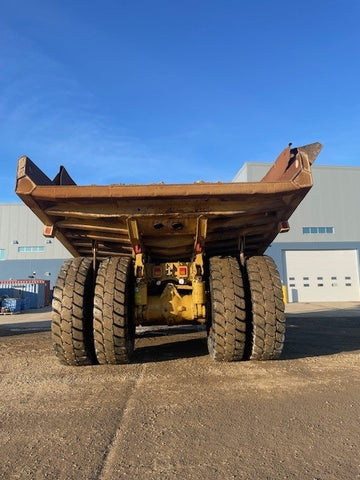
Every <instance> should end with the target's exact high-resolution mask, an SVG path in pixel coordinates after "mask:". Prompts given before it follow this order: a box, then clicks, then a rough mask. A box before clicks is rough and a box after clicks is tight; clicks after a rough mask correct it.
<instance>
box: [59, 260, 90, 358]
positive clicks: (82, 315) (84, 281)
mask: <svg viewBox="0 0 360 480" xmlns="http://www.w3.org/2000/svg"><path fill="white" fill-rule="evenodd" d="M52 307H53V311H52V323H51V331H52V339H53V342H54V349H55V353H56V355H57V357H58V358H59V360H60V362H61V363H63V364H66V365H91V364H92V363H96V356H95V349H94V342H93V322H92V311H93V265H92V260H91V259H90V258H83V257H77V258H74V259H70V260H66V261H65V262H64V264H63V265H62V267H61V270H60V273H59V276H58V278H57V281H56V284H55V287H54V294H53V302H52Z"/></svg>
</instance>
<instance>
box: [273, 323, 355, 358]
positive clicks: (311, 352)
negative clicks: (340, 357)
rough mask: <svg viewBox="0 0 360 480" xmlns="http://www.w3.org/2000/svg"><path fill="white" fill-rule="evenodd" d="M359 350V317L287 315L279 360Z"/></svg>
mask: <svg viewBox="0 0 360 480" xmlns="http://www.w3.org/2000/svg"><path fill="white" fill-rule="evenodd" d="M356 350H360V319H359V317H355V316H354V317H343V318H340V317H330V316H326V317H321V316H311V317H304V316H293V315H291V316H290V315H289V316H287V329H286V339H285V345H284V349H283V353H282V355H281V358H280V359H281V360H290V359H295V358H305V357H318V356H322V355H334V354H337V353H342V352H351V351H356Z"/></svg>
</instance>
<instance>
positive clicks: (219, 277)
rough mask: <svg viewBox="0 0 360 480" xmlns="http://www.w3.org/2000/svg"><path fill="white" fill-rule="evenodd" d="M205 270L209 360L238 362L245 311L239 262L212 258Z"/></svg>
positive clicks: (242, 338)
mask: <svg viewBox="0 0 360 480" xmlns="http://www.w3.org/2000/svg"><path fill="white" fill-rule="evenodd" d="M209 268H210V271H209V283H210V301H211V322H210V325H209V331H208V350H209V354H210V357H211V358H212V359H214V360H217V361H222V362H233V361H237V360H242V359H243V357H244V350H245V340H246V335H245V331H246V309H245V293H244V286H243V279H242V274H241V270H240V265H239V262H238V260H237V259H236V258H234V257H224V258H222V257H212V258H211V259H210V262H209Z"/></svg>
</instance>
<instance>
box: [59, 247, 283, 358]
mask: <svg viewBox="0 0 360 480" xmlns="http://www.w3.org/2000/svg"><path fill="white" fill-rule="evenodd" d="M133 277H134V275H133V261H132V259H131V258H129V257H112V258H108V259H106V260H104V261H103V262H101V264H100V266H99V268H98V271H97V274H96V278H95V274H94V271H93V264H92V260H91V259H89V258H81V257H79V258H75V259H71V260H67V261H66V262H65V263H64V264H63V266H62V268H61V271H60V274H59V277H58V279H57V282H56V285H55V287H54V299H53V314H52V338H53V342H54V348H55V352H56V355H57V356H58V358H59V360H60V361H61V363H64V364H67V365H91V364H94V363H100V364H123V363H128V362H129V361H130V360H131V356H132V354H133V351H134V342H135V324H134V320H133V297H132V295H133V284H134V278H133ZM209 290H210V304H211V308H210V319H209V322H208V350H209V354H210V356H211V358H213V359H214V360H216V361H224V362H232V361H239V360H270V359H277V358H279V356H280V354H281V351H282V348H283V344H284V338H285V314H284V302H283V299H282V286H281V281H280V276H279V274H278V271H277V268H276V265H275V263H274V261H273V260H272V259H271V258H270V257H267V256H254V257H251V258H249V259H248V260H247V261H246V263H245V266H244V267H243V268H242V267H241V266H240V263H239V261H238V259H237V258H235V257H212V258H211V259H210V261H209Z"/></svg>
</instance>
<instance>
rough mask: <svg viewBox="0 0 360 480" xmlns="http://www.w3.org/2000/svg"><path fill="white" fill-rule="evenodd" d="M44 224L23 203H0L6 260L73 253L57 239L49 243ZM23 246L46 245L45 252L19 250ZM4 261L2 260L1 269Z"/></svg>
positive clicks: (0, 236)
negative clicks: (43, 233)
mask: <svg viewBox="0 0 360 480" xmlns="http://www.w3.org/2000/svg"><path fill="white" fill-rule="evenodd" d="M42 232H43V224H42V223H41V221H40V220H39V219H38V218H37V217H36V216H35V215H34V213H33V212H32V211H31V210H30V209H29V208H28V207H27V206H26V205H23V204H16V203H15V204H6V203H5V204H4V203H3V204H0V249H2V250H5V252H6V253H5V260H29V259H38V260H42V259H47V258H54V259H56V258H68V257H70V256H71V255H70V254H69V252H68V251H67V250H66V248H64V247H63V246H62V244H61V243H60V242H59V241H58V240H57V239H56V238H53V239H51V243H48V241H47V239H46V238H45V237H43V235H42ZM21 247H44V248H43V252H19V248H21ZM2 268H4V267H2V262H1V261H0V270H1V269H2Z"/></svg>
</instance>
